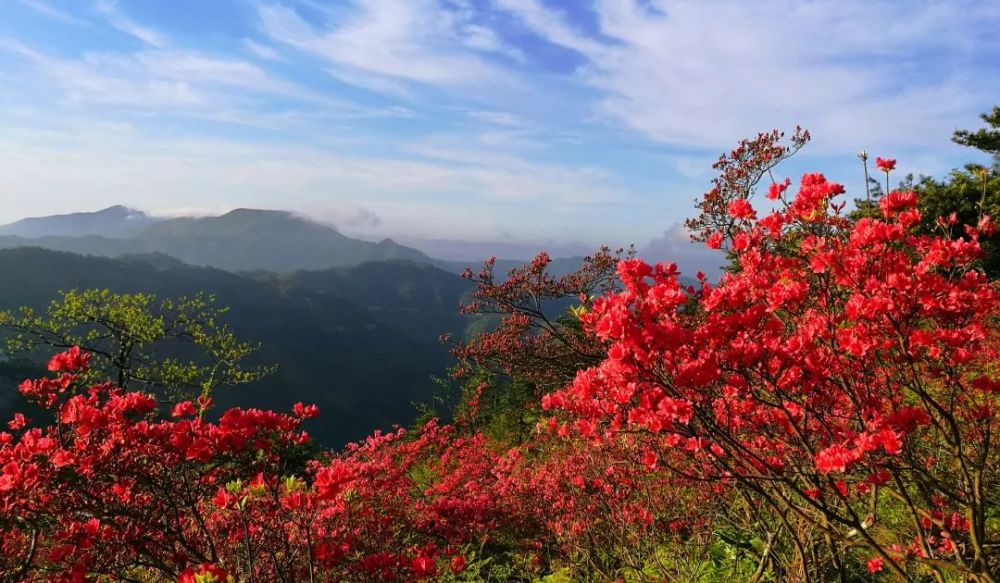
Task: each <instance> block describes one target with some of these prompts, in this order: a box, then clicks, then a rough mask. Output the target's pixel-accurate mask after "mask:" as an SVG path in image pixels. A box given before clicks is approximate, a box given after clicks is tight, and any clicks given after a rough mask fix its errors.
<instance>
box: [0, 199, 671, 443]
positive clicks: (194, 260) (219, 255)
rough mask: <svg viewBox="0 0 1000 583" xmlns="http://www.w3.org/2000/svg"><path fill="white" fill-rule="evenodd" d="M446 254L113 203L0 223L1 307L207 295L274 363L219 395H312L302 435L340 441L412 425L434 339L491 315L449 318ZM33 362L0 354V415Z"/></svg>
mask: <svg viewBox="0 0 1000 583" xmlns="http://www.w3.org/2000/svg"><path fill="white" fill-rule="evenodd" d="M447 243H448V244H452V245H454V247H455V248H459V247H462V246H463V244H462V242H461V241H449V242H447ZM685 245H687V246H688V247H685ZM654 246H655V250H660V251H664V252H666V253H668V254H670V255H678V254H680V255H683V253H684V252H685V250H686V249H688V248H689V247H690V244H689V243H686V242H685V241H684V239H683V234H682V233H672V232H670V231H668V232H667V233H665V234H664V237H663V238H661V239H659V240H657V241H654ZM465 247H466V253H470V254H478V253H479V252H480V251H485V249H483V248H479V247H475V246H465ZM507 249H508V250H510V249H515V247H507ZM522 251H523V250H522ZM449 257H451V258H452V260H445V259H440V258H436V257H431V256H429V255H427V254H425V253H423V252H421V251H419V250H417V249H415V248H413V247H409V246H406V245H400V244H398V243H395V242H393V241H392V240H389V239H384V240H382V241H379V242H372V241H364V240H361V239H355V238H352V237H348V236H346V235H344V234H342V233H341V232H339V231H338V230H337V229H336V228H334V227H331V226H329V225H325V224H322V223H319V222H315V221H312V220H309V219H307V218H304V217H301V216H298V215H296V214H293V213H289V212H283V211H273V210H253V209H237V210H234V211H231V212H228V213H226V214H224V215H221V216H218V217H202V218H193V217H185V218H170V219H166V218H159V217H152V216H149V215H147V214H145V213H143V212H141V211H137V210H133V209H129V208H126V207H123V206H115V207H111V208H107V209H104V210H101V211H97V212H93V213H73V214H65V215H55V216H49V217H37V218H29V219H23V220H20V221H17V222H15V223H11V224H9V225H3V226H0V273H3V274H5V277H2V278H0V310H9V309H15V308H17V307H19V306H31V307H34V308H36V309H38V308H43V307H44V306H45V305H47V304H48V303H49V302H50V301H52V300H53V299H55V298H56V297H57V296H58V293H59V291H61V290H69V289H88V288H101V289H110V290H111V291H114V292H120V293H136V292H144V293H150V294H155V295H158V296H160V297H178V296H185V295H187V296H190V295H193V294H195V293H197V292H202V291H203V292H207V293H210V294H213V295H214V296H215V297H216V299H217V301H218V303H219V304H220V305H223V306H228V307H229V308H230V312H229V313H228V318H229V324H230V325H231V327H232V328H233V330H234V331H235V332H236V333H237V334H238V335H239V336H241V337H243V338H245V339H247V340H251V341H254V342H260V343H261V344H262V350H261V351H260V352H259V353H258V354H256V355H255V357H254V358H255V359H257V361H258V362H257V363H258V364H277V365H278V368H277V373H276V374H274V375H272V376H270V377H268V378H266V379H264V380H261V381H258V382H255V383H252V384H248V385H244V386H241V387H238V388H234V389H226V390H222V391H220V392H219V394H218V395H217V401H218V402H219V404H220V405H221V406H223V407H226V406H233V405H240V406H245V407H260V408H268V409H278V410H282V409H284V410H287V409H289V408H290V407H291V406H292V405H293V404H294V403H295V402H298V401H303V402H307V403H316V404H317V405H319V406H320V408H321V410H322V411H323V415H322V417H321V418H320V420H319V421H317V422H313V423H311V426H310V427H309V429H310V431H311V433H313V434H314V436H315V437H316V438H317V440H318V441H319V442H321V443H324V444H327V445H333V446H339V445H343V444H344V443H346V442H348V441H351V440H355V439H358V438H361V437H363V436H365V435H368V434H369V433H370V432H371V431H372V430H373V429H378V428H381V429H389V428H391V427H392V426H393V425H395V424H407V423H410V422H412V421H413V420H414V418H415V416H416V413H417V411H416V409H415V407H414V403H418V402H422V403H427V402H429V401H431V400H432V399H433V397H434V394H435V391H437V390H438V385H437V384H436V383H435V382H434V380H433V379H432V377H434V376H441V375H444V374H445V373H446V371H447V369H448V367H449V366H450V365H451V364H452V363H453V361H452V359H451V357H450V355H449V354H448V351H447V349H446V347H445V346H443V345H442V344H441V343H440V342H438V337H439V336H440V335H441V334H443V333H446V332H450V333H453V334H455V335H457V336H463V335H465V336H468V335H469V334H473V333H475V331H477V330H482V329H484V328H488V327H489V326H491V325H493V323H494V320H491V319H490V318H488V317H484V318H474V317H470V316H463V315H461V314H459V311H458V307H459V304H460V303H462V301H463V300H467V299H468V295H469V294H470V293H471V291H472V284H471V282H469V281H466V280H464V279H462V278H461V277H459V273H460V272H461V271H462V270H464V269H465V267H466V266H468V265H469V264H470V263H471V264H472V266H473V267H474V268H475V267H476V263H477V262H476V261H460V260H457V259H456V258H457V257H461V255H459V254H457V253H456V254H452V255H450V256H449ZM581 261H582V257H579V256H575V257H563V258H556V259H554V260H553V261H552V263H551V264H550V271H551V272H552V273H554V274H557V275H558V274H564V273H569V272H571V271H574V270H575V269H577V268H579V266H580V264H581ZM523 262H524V261H523V259H507V260H504V259H499V260H497V263H496V266H495V269H496V272H497V273H498V274H500V275H501V277H502V274H503V273H505V272H506V271H507V270H508V269H510V268H512V267H516V266H518V265H521V264H523ZM6 275H9V276H6ZM560 307H561V305H559V306H554V309H559V308H560ZM38 356H39V357H40V356H41V355H38ZM42 368H43V367H42V364H41V361H40V360H39V361H38V362H27V361H24V360H3V359H0V419H3V418H4V416H5V415H6V414H7V413H9V412H10V411H13V410H19V408H20V407H23V406H24V403H21V402H19V401H18V399H19V395H18V393H17V391H16V389H15V387H16V386H17V384H18V383H19V382H20V381H21V380H23V379H24V378H25V377H28V376H34V375H36V374H38V373H40V372H41V370H42Z"/></svg>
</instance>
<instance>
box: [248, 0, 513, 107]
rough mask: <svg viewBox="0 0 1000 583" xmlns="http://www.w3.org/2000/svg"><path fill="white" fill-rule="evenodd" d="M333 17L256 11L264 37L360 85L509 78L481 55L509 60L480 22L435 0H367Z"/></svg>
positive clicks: (388, 88) (478, 84) (464, 84)
mask: <svg viewBox="0 0 1000 583" xmlns="http://www.w3.org/2000/svg"><path fill="white" fill-rule="evenodd" d="M352 6H353V7H354V8H355V10H353V11H351V12H350V13H349V14H348V15H347V16H344V15H343V14H340V15H339V19H338V21H337V22H336V23H334V24H333V25H332V26H330V27H328V28H323V29H321V30H317V29H315V28H314V27H313V26H312V25H311V24H310V23H307V22H306V21H305V20H303V19H302V18H301V17H300V16H299V15H298V14H297V13H296V12H295V11H294V10H293V9H291V8H288V7H286V6H282V5H275V4H272V5H264V6H262V7H261V8H260V18H261V23H262V26H263V29H264V31H265V33H267V34H268V35H269V36H270V37H271V38H272V39H274V40H275V41H278V42H282V43H285V44H288V45H291V46H294V47H296V48H298V49H300V50H304V51H307V52H310V53H313V54H315V55H318V56H320V57H322V58H323V59H326V60H327V61H328V62H329V63H331V69H330V70H331V72H333V74H334V75H335V76H337V77H338V78H339V79H341V80H344V81H345V82H348V83H355V82H356V83H357V84H358V85H359V86H361V87H364V88H366V89H372V90H376V91H385V92H388V93H390V94H395V95H401V94H402V93H403V91H402V90H401V86H400V85H399V83H400V82H415V83H421V84H426V85H431V86H436V87H444V88H450V89H458V88H465V89H469V88H476V89H485V88H486V86H504V85H512V84H514V77H513V76H512V75H511V74H510V73H509V72H508V71H507V70H506V69H504V68H502V67H500V66H498V65H496V64H493V63H491V62H489V61H487V60H485V59H484V58H482V56H481V53H482V52H484V51H486V52H495V53H500V54H505V55H508V56H511V57H513V58H516V57H517V55H518V54H519V52H518V51H517V50H516V49H513V48H510V47H507V46H506V45H504V44H503V43H502V42H501V41H500V39H499V37H497V36H496V34H495V33H494V32H493V31H491V30H489V29H488V28H486V27H484V26H483V25H479V24H475V23H472V22H469V21H468V20H467V18H466V17H464V16H463V14H464V13H463V12H453V11H449V10H446V9H443V8H442V7H441V6H439V5H438V4H437V2H436V1H435V0H368V1H366V2H360V3H353V4H352Z"/></svg>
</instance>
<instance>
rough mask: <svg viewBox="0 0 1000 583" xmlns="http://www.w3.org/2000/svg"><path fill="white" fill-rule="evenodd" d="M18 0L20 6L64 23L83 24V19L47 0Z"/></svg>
mask: <svg viewBox="0 0 1000 583" xmlns="http://www.w3.org/2000/svg"><path fill="white" fill-rule="evenodd" d="M18 2H19V3H20V4H21V5H22V6H25V7H27V8H30V9H31V10H34V11H35V12H37V13H39V14H41V15H43V16H47V17H48V18H52V19H54V20H58V21H60V22H64V23H66V24H76V25H79V24H84V21H83V20H80V19H79V18H77V17H75V16H73V15H71V14H69V13H68V12H66V11H64V10H60V9H58V8H56V7H55V6H52V5H51V4H48V3H47V2H43V1H42V0H18Z"/></svg>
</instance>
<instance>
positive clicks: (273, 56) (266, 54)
mask: <svg viewBox="0 0 1000 583" xmlns="http://www.w3.org/2000/svg"><path fill="white" fill-rule="evenodd" d="M243 46H244V47H246V49H247V50H248V51H250V53H251V54H253V55H254V56H255V57H257V58H258V59H264V60H265V61H277V60H279V59H281V55H280V54H279V53H278V51H277V50H276V49H274V48H273V47H269V46H267V45H262V44H260V43H259V42H256V41H254V40H251V39H248V38H245V39H243Z"/></svg>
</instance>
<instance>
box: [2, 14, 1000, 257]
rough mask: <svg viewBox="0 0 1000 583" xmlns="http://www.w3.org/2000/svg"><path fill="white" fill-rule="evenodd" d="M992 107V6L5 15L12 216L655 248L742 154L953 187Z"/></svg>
mask: <svg viewBox="0 0 1000 583" xmlns="http://www.w3.org/2000/svg"><path fill="white" fill-rule="evenodd" d="M998 102H1000V3H998V2H995V1H989V0H983V1H980V2H971V1H970V2H963V1H951V2H903V1H897V2H878V1H872V0H839V1H831V2H819V1H816V2H802V1H791V0H756V1H745V2H733V1H728V0H713V1H711V2H705V1H698V0H683V1H674V0H594V1H592V2H591V1H584V0H579V1H576V0H562V1H556V0H356V1H355V0H331V1H329V2H320V1H318V0H266V1H264V0H261V1H257V0H212V1H210V2H209V1H202V0H142V1H140V0H118V1H115V0H72V1H68V0H67V1H64V2H57V1H56V0H4V1H3V2H2V3H0V164H2V170H3V171H2V172H0V201H2V203H3V204H2V205H0V222H7V221H10V220H14V219H17V218H20V217H23V216H28V215H41V214H50V213H56V212H68V211H77V210H94V209H97V208H101V207H104V206H108V205H111V204H118V203H121V204H126V205H129V206H133V207H137V208H140V209H143V210H146V211H152V212H155V213H160V214H173V215H176V214H188V213H198V214H206V213H218V212H222V211H226V210H229V209H232V208H235V207H261V208H280V209H287V210H293V211H297V212H301V213H305V214H308V215H311V216H314V217H316V218H319V219H322V220H325V221H329V222H332V223H334V224H337V225H339V226H340V227H341V228H342V229H343V230H345V231H346V232H349V233H357V234H363V235H368V236H382V235H390V236H396V237H424V238H436V237H444V238H455V239H471V240H510V239H516V240H528V241H579V242H583V243H586V244H596V243H601V242H613V243H615V244H621V243H629V242H635V243H638V244H643V243H645V242H646V241H648V240H650V239H652V238H655V237H659V236H661V235H663V234H664V232H665V231H666V232H667V234H668V236H669V235H670V234H671V233H675V232H676V231H677V229H676V227H675V226H676V225H677V224H678V223H679V222H680V221H682V220H683V219H684V218H685V217H686V216H689V215H690V214H691V212H692V211H691V208H692V207H691V201H692V200H693V198H694V197H695V196H696V195H697V194H698V193H700V192H702V191H704V190H705V189H706V188H707V187H708V183H709V180H710V179H711V177H712V170H711V163H712V161H714V159H715V158H717V156H718V154H719V153H720V152H721V151H723V150H726V149H729V148H730V147H731V146H732V145H734V144H735V143H736V142H737V141H738V140H739V139H740V138H741V137H744V136H748V135H751V134H754V133H756V132H757V131H761V130H768V129H771V128H774V127H778V128H787V129H791V128H793V127H794V126H795V125H796V124H801V125H802V126H804V127H807V128H809V129H810V130H811V131H812V133H813V136H814V140H813V143H812V144H811V145H810V146H809V147H808V148H807V150H805V151H804V152H803V153H802V154H801V155H800V157H798V158H797V159H796V160H795V162H794V163H793V164H791V165H789V166H788V167H787V168H786V170H785V173H786V174H789V175H793V176H794V175H796V174H798V173H801V172H802V171H805V170H821V171H824V172H826V173H827V174H828V175H830V176H832V177H834V178H835V179H839V180H841V181H843V182H845V184H847V186H848V189H849V192H850V191H852V190H853V191H854V192H856V191H857V189H858V188H860V187H861V186H862V183H861V178H860V168H858V166H857V164H858V163H857V160H856V158H855V157H854V154H855V153H856V152H857V151H858V150H861V149H862V148H864V149H867V150H868V151H869V152H871V153H872V154H873V155H875V154H877V155H887V156H894V157H897V158H898V159H899V161H900V162H899V168H900V170H901V171H902V172H904V173H905V172H917V173H919V172H923V173H929V174H936V175H940V174H942V173H944V172H946V171H947V170H948V169H949V168H951V167H953V166H956V165H958V164H960V163H962V162H965V161H969V160H972V159H975V156H974V155H973V153H972V152H970V151H967V150H964V149H962V148H960V147H958V146H955V145H953V144H951V143H950V142H949V136H950V134H951V132H952V131H953V130H954V129H955V128H958V127H971V126H975V125H977V122H978V120H977V114H978V113H980V112H981V111H985V110H987V109H988V108H989V107H991V106H992V105H994V104H995V103H998Z"/></svg>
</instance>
